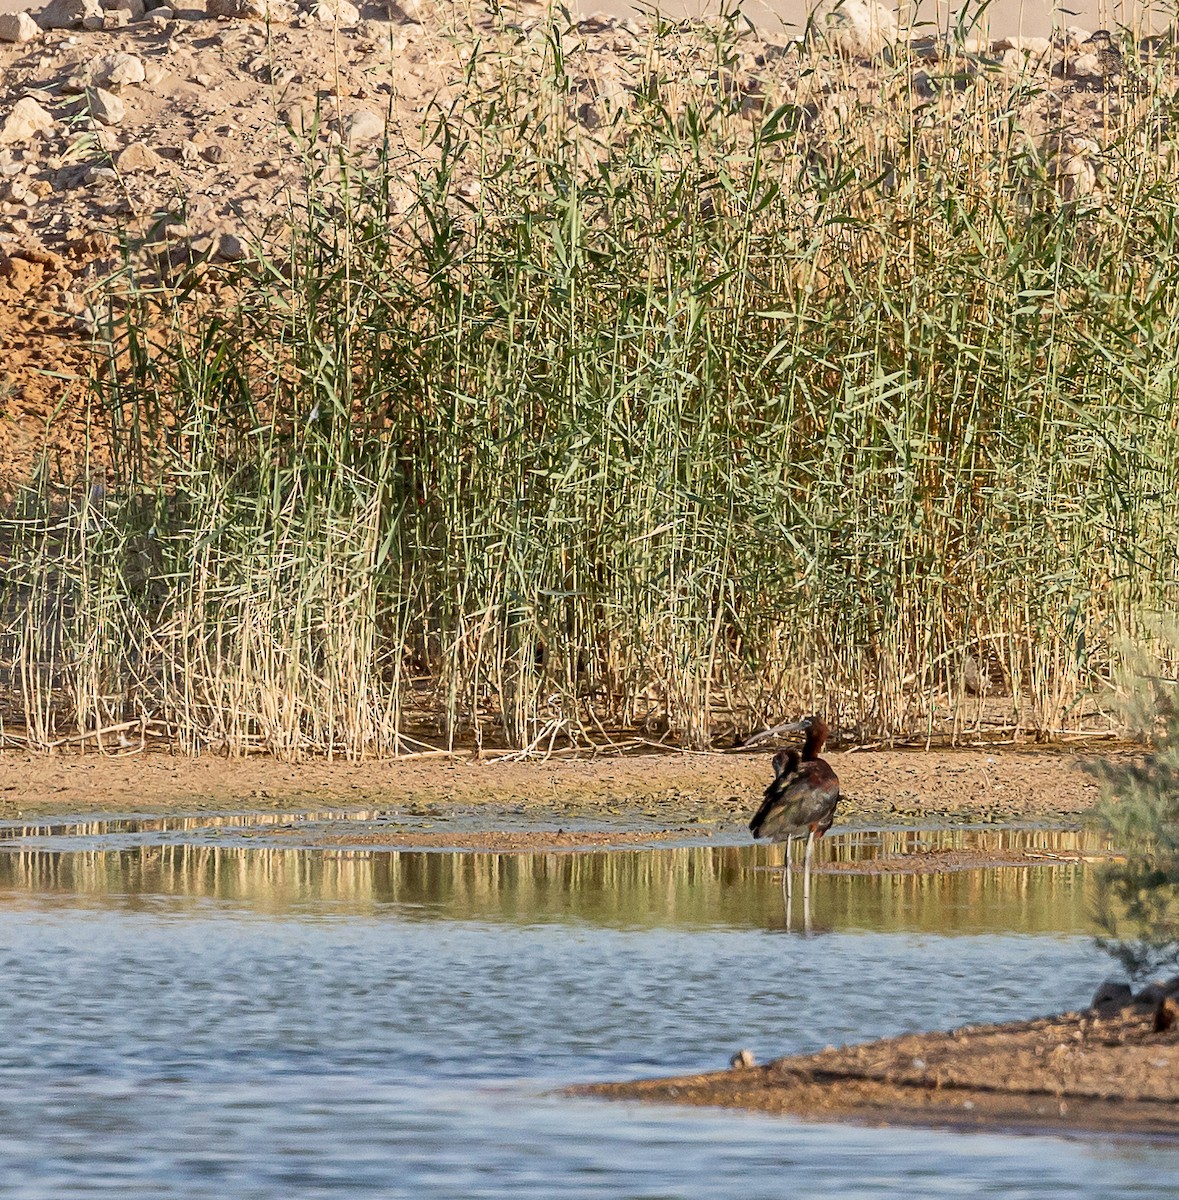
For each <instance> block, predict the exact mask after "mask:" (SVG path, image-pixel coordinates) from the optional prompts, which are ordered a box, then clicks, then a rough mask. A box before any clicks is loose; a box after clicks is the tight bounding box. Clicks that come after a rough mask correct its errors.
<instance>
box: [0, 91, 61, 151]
mask: <svg viewBox="0 0 1179 1200" xmlns="http://www.w3.org/2000/svg"><path fill="white" fill-rule="evenodd" d="M55 124H56V122H55V121H54V119H53V118H52V117H51V116H50V115H49V114H48V113H47V112H46V111H45V110H44V109H43V108H42V107H41V106H40V105H39V104H38V103H37V101H36V100H34V99H33V98H32V96H24V97H22V98H21V99H20V100H18V101H17V102H16V103H15V104H14V105H13V106H12V111H11V112H10V113H9V114H8V116H7V117H6V118H5V119H4V122H3V124H0V146H12V145H16V144H17V143H20V142H28V141H31V140H32V139H33V137H34V136H35V135H36V134H38V133H51V132H52V131H53V128H54V126H55Z"/></svg>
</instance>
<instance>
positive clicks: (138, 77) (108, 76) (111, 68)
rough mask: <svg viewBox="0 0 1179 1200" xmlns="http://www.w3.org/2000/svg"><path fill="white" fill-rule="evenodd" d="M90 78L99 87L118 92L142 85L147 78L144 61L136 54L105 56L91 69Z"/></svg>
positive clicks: (95, 61)
mask: <svg viewBox="0 0 1179 1200" xmlns="http://www.w3.org/2000/svg"><path fill="white" fill-rule="evenodd" d="M90 78H91V79H92V80H93V81H94V82H95V83H96V84H98V86H99V87H103V88H107V89H108V90H109V91H113V92H117V91H118V90H119V88H123V87H127V86H128V85H130V84H133V83H142V82H143V81H144V80H145V79H146V78H147V73H146V72H145V71H144V69H143V60H142V59H140V58H137V57H136V56H135V55H134V54H122V53H120V54H104V55H103V56H102V57H101V58H96V59H95V60H94V62H93V64H92V65H91V67H90Z"/></svg>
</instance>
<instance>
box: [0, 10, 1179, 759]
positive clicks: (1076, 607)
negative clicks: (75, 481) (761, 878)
mask: <svg viewBox="0 0 1179 1200" xmlns="http://www.w3.org/2000/svg"><path fill="white" fill-rule="evenodd" d="M620 36H621V35H620ZM628 36H629V35H628ZM456 44H460V43H458V42H456ZM628 45H629V47H630V49H629V51H628V52H627V53H626V54H625V55H622V56H621V57H620V58H616V59H610V58H609V57H608V56H604V55H602V54H597V53H592V52H591V49H592V48H591V47H588V46H587V38H586V35H585V33H584V29H578V28H577V27H570V26H569V25H568V24H566V23H565V22H564V20H563V19H562V18H560V17H556V16H554V17H552V18H551V19H548V20H546V21H542V22H540V23H538V24H535V25H524V26H522V25H519V24H515V25H512V24H508V23H501V25H500V27H499V28H498V30H497V31H496V34H495V36H489V37H487V38H485V39H483V40H482V41H480V42H478V43H476V41H475V40H470V41H468V42H464V43H461V54H462V57H463V61H464V64H465V80H464V83H463V86H462V87H461V88H459V89H455V90H454V91H453V92H452V93H451V94H449V95H448V96H447V97H446V100H445V102H442V101H440V102H439V104H438V105H437V106H435V108H434V109H433V110H432V111H431V112H430V113H429V114H428V115H427V118H426V120H425V121H424V123H423V128H422V137H421V140H420V143H418V144H416V145H415V146H413V147H412V148H408V147H407V146H406V145H404V144H402V143H395V142H394V141H392V140H390V141H389V142H387V144H386V145H385V147H384V148H383V150H382V151H381V153H380V154H378V155H376V156H372V155H369V156H366V155H364V154H363V153H361V152H360V151H357V152H355V153H350V152H349V151H347V150H346V149H343V148H341V147H340V146H338V145H336V146H333V145H331V144H329V143H328V142H327V141H326V140H324V139H323V138H317V137H315V136H313V135H314V134H315V131H314V130H313V131H312V135H309V136H307V137H300V138H297V139H296V142H297V145H298V148H299V151H300V152H301V153H302V154H303V155H304V160H305V163H306V185H305V187H304V189H303V190H301V191H300V192H299V193H298V194H294V195H292V197H291V205H290V211H289V214H288V218H287V220H286V221H285V222H284V223H283V224H282V226H281V227H279V228H273V229H268V230H264V231H259V236H258V239H257V243H256V246H255V247H254V252H253V253H252V254H251V256H250V257H249V258H248V259H247V260H246V261H245V262H243V263H241V264H236V265H224V264H222V265H213V264H208V263H205V264H197V265H196V267H189V266H188V265H187V264H186V265H185V267H184V269H183V270H174V271H173V272H172V273H171V274H168V275H166V276H165V277H162V278H159V279H157V280H155V281H154V282H153V281H151V280H150V279H148V277H146V276H145V275H144V274H143V271H142V261H143V260H142V258H141V257H137V256H136V253H135V252H133V249H132V248H129V249H128V255H127V260H126V266H125V269H124V270H123V271H122V272H120V273H118V274H117V275H116V277H114V278H113V279H112V280H110V281H109V284H108V298H109V310H108V311H109V321H108V323H107V325H106V327H105V329H104V330H103V331H102V339H101V347H102V348H103V350H104V354H105V361H104V362H103V363H102V364H101V369H100V370H97V371H96V373H95V378H94V381H93V389H94V411H95V414H96V417H95V419H96V421H98V420H101V421H102V422H103V426H104V428H103V433H104V438H105V439H106V441H107V442H108V444H109V446H110V447H111V450H110V458H109V461H108V462H107V463H106V464H105V465H104V468H103V471H104V474H103V475H102V481H101V486H97V480H98V478H99V477H98V474H97V471H96V472H94V473H92V475H91V477H90V478H88V479H87V480H86V481H84V482H83V484H81V485H79V486H78V487H76V488H74V489H73V490H72V491H70V492H69V494H68V497H67V498H63V493H62V491H61V489H60V488H58V489H57V490H55V489H54V488H53V487H51V486H50V485H49V483H48V482H45V481H42V482H39V483H35V484H34V485H33V486H32V487H30V489H29V490H28V492H27V494H26V495H24V496H23V497H21V498H20V500H19V502H18V503H19V507H18V509H17V510H15V511H14V512H13V513H12V514H11V515H10V516H9V517H8V518H7V519H6V520H5V521H4V531H3V536H4V540H5V555H6V561H5V576H4V582H3V585H2V586H3V596H2V604H3V614H4V621H5V625H4V628H3V631H2V632H0V651H2V655H3V661H4V663H5V664H6V669H8V670H9V671H11V672H12V678H13V681H14V683H15V684H16V685H17V687H18V694H19V695H20V696H21V697H22V700H21V703H20V704H18V705H16V706H14V710H13V712H11V713H9V714H8V724H7V726H6V728H5V733H6V735H7V736H8V737H9V738H10V739H16V740H23V741H26V742H27V744H29V745H34V746H46V745H51V744H53V743H54V742H60V740H61V739H62V738H63V737H66V736H69V735H71V734H74V733H76V732H77V731H81V732H82V733H88V732H89V733H94V732H96V731H100V730H103V729H115V730H117V731H118V733H117V738H121V739H122V742H123V744H124V746H125V747H129V748H131V749H134V748H136V747H137V746H138V745H142V744H143V743H144V742H145V741H146V739H147V738H148V737H150V736H156V735H160V736H165V737H167V738H168V739H170V740H171V741H172V742H173V743H174V744H176V745H178V746H179V747H181V748H183V749H184V750H186V751H191V752H195V751H198V750H200V749H202V748H210V747H212V748H219V749H221V750H223V751H224V752H226V753H230V754H240V753H246V752H249V751H252V750H265V751H267V752H270V753H273V754H276V755H279V756H282V757H287V758H292V759H294V758H298V757H300V756H302V755H306V754H328V755H342V756H347V757H353V758H356V757H362V756H366V755H393V754H399V753H412V752H417V751H419V750H421V749H422V748H423V747H427V746H432V745H433V746H445V747H453V746H455V745H473V746H475V747H480V748H482V747H484V746H506V747H511V748H515V749H518V750H524V751H528V752H533V753H537V752H546V753H547V752H550V751H552V750H554V749H557V748H562V747H573V746H577V747H588V746H598V747H602V746H607V745H610V744H617V743H620V742H625V741H627V740H628V739H631V740H633V739H635V738H645V739H648V740H661V741H663V742H665V743H667V744H674V745H679V746H684V747H692V748H707V747H709V746H714V745H716V744H718V743H719V742H723V743H727V742H729V741H730V740H731V739H732V738H734V737H735V736H737V737H739V736H741V735H743V734H746V733H749V732H751V731H753V730H754V729H757V728H760V727H761V726H762V725H763V724H765V723H767V722H773V721H777V720H781V719H783V717H784V716H786V715H794V714H798V713H800V712H803V711H811V710H822V711H825V712H826V713H828V714H829V716H830V718H831V719H832V720H833V723H835V724H837V725H838V726H839V727H841V728H842V729H844V730H845V731H849V732H850V733H851V734H852V735H853V736H856V737H860V738H881V739H896V738H911V737H914V736H916V737H925V738H933V737H947V738H950V739H957V740H962V739H971V738H975V737H977V736H978V735H979V734H980V733H982V732H987V731H991V732H995V731H1003V732H1005V733H1006V734H1008V735H1010V734H1013V733H1030V734H1034V735H1036V736H1038V737H1041V738H1050V737H1053V736H1057V735H1060V734H1062V733H1066V732H1068V731H1070V730H1080V729H1088V730H1090V731H1092V730H1093V729H1095V728H1106V729H1110V728H1112V727H1113V719H1112V718H1106V717H1105V716H1104V713H1105V710H1106V705H1105V702H1104V697H1105V696H1106V694H1107V693H1108V691H1109V689H1110V686H1111V685H1110V681H1111V680H1112V679H1113V678H1115V676H1116V673H1117V671H1118V668H1119V664H1120V663H1121V662H1122V661H1123V660H1124V657H1125V654H1126V652H1127V647H1133V646H1135V645H1138V646H1141V645H1142V644H1144V643H1145V642H1149V641H1150V639H1151V636H1152V635H1151V632H1150V631H1151V629H1152V628H1154V624H1153V617H1154V614H1157V613H1158V612H1160V611H1169V610H1170V609H1172V608H1173V607H1174V604H1175V599H1176V585H1177V578H1176V548H1177V547H1179V506H1177V505H1176V504H1175V503H1174V497H1175V496H1176V495H1177V494H1179V478H1177V475H1179V407H1177V403H1176V380H1177V371H1179V306H1177V304H1176V297H1177V296H1179V208H1177V196H1179V192H1177V190H1176V183H1177V177H1176V157H1175V153H1174V149H1173V146H1172V143H1171V142H1170V140H1169V139H1170V122H1171V121H1172V119H1173V112H1174V103H1175V102H1174V99H1173V97H1174V94H1175V87H1174V78H1173V76H1174V71H1173V66H1174V64H1173V60H1172V58H1171V57H1170V51H1169V49H1168V48H1167V46H1166V45H1165V44H1160V46H1156V47H1155V48H1154V49H1153V50H1152V51H1151V53H1149V54H1139V53H1138V52H1137V50H1136V48H1135V47H1134V46H1133V45H1131V43H1129V42H1126V45H1127V47H1128V49H1129V50H1130V54H1129V58H1128V63H1130V65H1128V66H1127V77H1126V80H1125V82H1124V83H1123V84H1122V85H1119V86H1117V87H1112V86H1104V87H1101V88H1098V89H1095V90H1093V91H1092V95H1091V96H1083V97H1082V100H1085V101H1086V102H1085V103H1081V102H1080V101H1077V100H1076V99H1075V93H1076V91H1077V89H1076V88H1074V89H1073V93H1070V94H1073V95H1074V99H1073V100H1071V101H1070V100H1067V99H1062V98H1061V88H1060V81H1058V80H1053V79H1052V77H1051V76H1050V75H1048V74H1047V73H1046V72H1043V71H1042V72H1040V73H1038V74H1037V73H1036V71H1035V70H1034V69H1033V65H1032V64H1031V63H1030V62H1029V63H1025V64H1024V65H1023V66H1019V65H1016V66H1014V67H1013V65H1012V64H1011V63H1010V62H1009V61H1006V62H1004V61H1000V60H999V59H997V58H990V59H986V58H981V57H980V56H978V55H968V54H966V53H965V51H964V49H963V47H962V46H961V45H959V46H957V47H953V46H951V47H950V48H949V49H948V50H944V51H943V52H942V54H941V56H940V57H939V58H937V59H936V60H933V59H928V58H922V57H919V56H918V55H917V54H916V53H915V52H914V51H913V50H912V49H911V48H907V47H900V48H897V49H896V51H895V53H893V54H892V55H891V58H890V60H889V62H888V63H887V65H886V64H884V63H880V62H878V63H876V64H874V65H872V66H870V67H868V66H864V65H862V64H860V65H857V64H854V63H848V62H847V61H845V60H842V59H840V58H839V57H838V56H836V55H833V54H831V53H828V52H827V51H826V50H825V49H824V48H823V47H822V45H820V44H808V45H801V44H792V45H784V46H772V45H770V44H768V43H766V42H765V41H764V40H762V39H760V38H757V37H754V36H752V35H751V34H750V32H749V30H748V29H747V28H746V27H745V26H743V25H742V23H741V22H740V20H738V19H737V18H736V17H732V18H730V19H729V20H727V21H724V22H721V23H720V24H718V25H716V26H712V27H702V26H674V25H670V24H667V23H662V22H656V23H655V24H654V25H653V26H652V27H651V29H650V30H649V31H648V32H647V33H645V34H643V35H642V36H637V37H632V38H630V40H629V42H628ZM1008 57H1010V56H1008ZM1016 57H1018V55H1017V56H1016ZM620 63H621V65H619V64H620ZM1082 90H1083V89H1082ZM1054 97H1055V98H1054ZM1088 100H1091V101H1092V102H1091V103H1088V102H1087V101H1088ZM1070 105H1071V107H1070ZM137 723H138V724H137ZM102 744H103V745H104V746H105V747H106V748H110V737H109V736H108V738H107V741H106V742H103V743H102Z"/></svg>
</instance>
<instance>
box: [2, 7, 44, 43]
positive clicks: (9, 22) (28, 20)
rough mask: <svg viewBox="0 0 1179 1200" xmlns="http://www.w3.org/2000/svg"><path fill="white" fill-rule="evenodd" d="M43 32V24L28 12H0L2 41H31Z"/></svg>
mask: <svg viewBox="0 0 1179 1200" xmlns="http://www.w3.org/2000/svg"><path fill="white" fill-rule="evenodd" d="M40 34H41V26H40V25H38V24H37V22H36V21H34V20H33V18H32V17H30V16H29V14H28V13H27V12H18V13H0V42H16V43H17V44H18V45H19V44H21V43H22V42H31V41H32V40H33V39H34V38H35V37H39V36H40Z"/></svg>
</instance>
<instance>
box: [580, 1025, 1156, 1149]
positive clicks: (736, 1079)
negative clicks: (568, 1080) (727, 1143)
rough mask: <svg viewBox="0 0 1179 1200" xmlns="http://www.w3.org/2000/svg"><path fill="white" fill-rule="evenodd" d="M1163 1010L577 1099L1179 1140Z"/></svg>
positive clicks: (817, 1057)
mask: <svg viewBox="0 0 1179 1200" xmlns="http://www.w3.org/2000/svg"><path fill="white" fill-rule="evenodd" d="M1155 1026H1156V1017H1155V1014H1154V1011H1153V1010H1152V1009H1151V1008H1150V1007H1149V1006H1146V1007H1145V1008H1143V1007H1140V1008H1139V1009H1135V1008H1127V1009H1125V1010H1122V1011H1120V1012H1117V1013H1114V1014H1112V1015H1110V1016H1108V1017H1100V1016H1098V1015H1097V1014H1095V1013H1094V1012H1092V1011H1087V1012H1083V1013H1075V1012H1074V1013H1065V1014H1063V1015H1061V1016H1057V1017H1046V1018H1040V1019H1037V1020H1031V1021H1021V1022H1012V1023H1008V1024H1004V1025H974V1026H965V1027H963V1028H961V1029H957V1030H954V1031H952V1032H949V1033H916V1034H907V1035H904V1036H902V1037H896V1038H884V1039H881V1040H879V1041H875V1042H869V1043H865V1044H862V1045H856V1046H847V1047H843V1048H840V1049H835V1048H832V1047H829V1048H828V1049H826V1050H824V1051H822V1052H821V1053H819V1054H803V1055H796V1056H792V1057H788V1058H782V1059H778V1060H777V1061H775V1062H772V1063H769V1064H767V1065H765V1066H760V1067H759V1066H752V1067H740V1066H738V1067H734V1068H732V1069H730V1070H727V1071H716V1072H712V1073H708V1074H701V1075H683V1076H674V1077H669V1078H665V1079H647V1080H639V1081H636V1082H624V1083H598V1084H589V1085H584V1086H579V1087H575V1088H571V1089H568V1092H567V1094H570V1095H576V1096H595V1097H599V1098H602V1099H611V1100H632V1101H634V1100H638V1101H643V1102H648V1103H660V1104H688V1105H698V1106H709V1107H722V1108H742V1109H748V1110H751V1111H756V1112H764V1113H780V1114H784V1115H788V1116H793V1117H798V1118H802V1119H805V1120H811V1121H821V1122H828V1121H832V1120H840V1121H842V1120H847V1121H854V1122H857V1123H861V1124H869V1125H921V1126H926V1127H929V1126H934V1127H942V1128H953V1129H975V1130H991V1131H994V1130H997V1129H1009V1130H1016V1131H1019V1132H1027V1133H1032V1132H1039V1133H1044V1132H1047V1133H1057V1134H1060V1133H1065V1134H1067V1133H1073V1134H1080V1133H1090V1132H1103V1133H1121V1134H1135V1135H1140V1136H1147V1137H1152V1138H1168V1139H1173V1138H1176V1137H1179V1070H1177V1068H1179V1027H1177V1026H1172V1027H1171V1028H1169V1029H1166V1030H1163V1031H1159V1030H1157V1029H1156V1027H1155Z"/></svg>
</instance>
